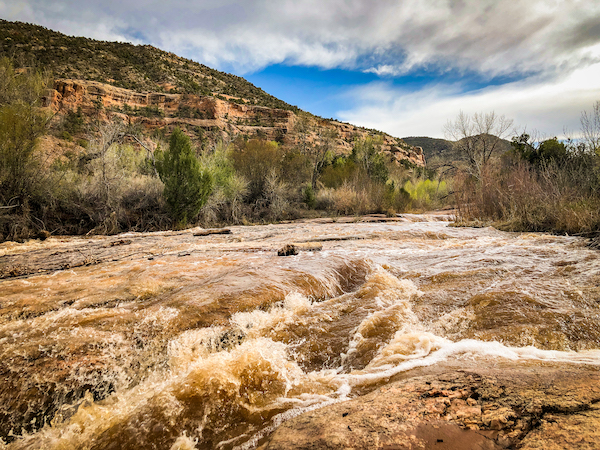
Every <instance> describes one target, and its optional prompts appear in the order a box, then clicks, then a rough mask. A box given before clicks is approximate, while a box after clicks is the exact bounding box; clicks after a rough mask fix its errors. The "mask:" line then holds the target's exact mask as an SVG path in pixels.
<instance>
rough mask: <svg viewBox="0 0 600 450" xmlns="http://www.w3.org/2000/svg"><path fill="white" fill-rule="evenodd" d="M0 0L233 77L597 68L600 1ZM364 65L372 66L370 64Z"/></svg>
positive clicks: (1, 9) (28, 14)
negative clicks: (299, 71) (267, 71)
mask: <svg viewBox="0 0 600 450" xmlns="http://www.w3.org/2000/svg"><path fill="white" fill-rule="evenodd" d="M11 5H14V3H12V2H11V3H9V2H8V1H7V0H0V14H1V15H2V17H4V18H7V19H9V20H25V21H31V22H34V23H41V24H43V25H45V26H47V27H49V28H53V29H59V30H61V31H63V32H66V33H69V34H79V35H86V36H92V37H96V38H101V39H107V40H108V39H110V40H112V39H120V40H123V39H129V40H136V39H137V37H136V36H139V35H143V36H145V37H146V38H147V39H148V40H150V41H151V42H149V43H151V44H153V45H156V46H158V47H161V48H166V49H168V50H172V51H180V49H184V50H185V53H186V56H188V57H192V58H194V59H197V60H200V62H205V63H209V64H212V65H214V66H216V67H218V68H219V67H220V68H223V67H232V68H233V69H235V70H236V71H237V72H240V73H241V72H244V71H252V70H257V69H260V68H263V67H265V66H267V65H270V64H274V63H281V62H287V63H289V64H300V65H314V66H318V67H322V68H334V67H342V68H351V69H359V70H365V71H371V72H373V73H376V74H379V75H397V74H403V73H407V72H410V71H411V70H416V69H423V68H425V69H430V70H431V69H434V70H445V69H448V68H451V69H458V70H470V71H477V72H480V73H482V74H486V75H488V76H496V75H501V74H506V73H512V72H515V71H517V72H520V73H530V72H536V73H539V72H547V71H556V70H560V68H563V69H564V68H565V67H575V66H577V65H578V63H579V62H580V60H581V59H584V58H587V59H589V60H592V61H597V60H599V59H600V52H598V49H597V48H595V47H594V46H595V44H596V43H597V42H598V41H599V40H600V4H598V3H597V2H590V1H588V0H586V1H581V0H571V1H569V2H564V1H555V0H552V1H551V0H529V1H527V0H501V1H497V0H486V1H482V0H462V1H442V0H429V1H423V0H405V1H396V0H379V1H377V2H372V1H367V0H329V1H323V0H321V1H316V0H304V1H301V2H299V1H297V0H293V1H292V0H280V1H278V2H272V1H269V0H246V1H244V2H238V1H232V0H221V1H213V0H203V1H196V2H187V1H185V2H184V1H181V0H177V1H170V2H159V1H141V0H137V1H136V0H131V1H128V2H122V1H115V0H105V1H102V2H100V1H97V0H91V1H88V2H80V1H73V0H58V1H53V2H48V1H46V0H22V1H20V2H18V5H17V6H11ZM365 61H368V62H369V65H368V66H365V65H364V64H365Z"/></svg>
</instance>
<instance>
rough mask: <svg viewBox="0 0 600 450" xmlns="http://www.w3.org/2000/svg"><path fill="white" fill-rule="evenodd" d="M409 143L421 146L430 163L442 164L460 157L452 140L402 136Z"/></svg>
mask: <svg viewBox="0 0 600 450" xmlns="http://www.w3.org/2000/svg"><path fill="white" fill-rule="evenodd" d="M402 140H403V141H404V142H406V143H407V144H409V145H413V146H416V147H421V148H422V149H423V154H424V155H425V160H426V161H427V164H428V165H442V164H444V163H445V162H448V161H453V160H455V159H457V158H458V155H457V154H456V152H455V151H454V147H453V143H452V141H447V140H446V139H437V138H431V137H426V136H411V137H404V138H402Z"/></svg>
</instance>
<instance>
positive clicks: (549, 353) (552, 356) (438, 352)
mask: <svg viewBox="0 0 600 450" xmlns="http://www.w3.org/2000/svg"><path fill="white" fill-rule="evenodd" d="M425 337H426V339H423V338H425ZM410 339H415V336H411V337H410ZM418 340H419V345H415V346H414V351H413V353H411V354H409V356H408V358H406V357H404V356H400V357H399V358H397V359H398V360H400V361H401V362H399V363H398V364H395V365H394V364H391V363H389V362H387V363H386V361H383V364H382V365H378V364H376V363H375V362H376V359H374V361H373V362H374V363H375V364H372V365H371V364H370V365H369V366H367V367H366V368H365V369H364V370H362V371H355V372H353V373H351V374H340V375H339V376H338V378H339V380H338V382H340V383H347V384H349V385H350V386H359V385H364V384H372V383H374V382H377V381H380V380H385V379H388V378H390V377H392V376H394V375H397V374H399V373H401V372H406V371H408V370H411V369H414V368H416V367H425V366H431V365H434V364H438V363H441V362H444V361H447V360H449V359H450V358H452V357H456V358H461V359H463V358H465V359H477V358H482V357H485V358H503V359H509V360H512V361H519V360H526V361H530V360H537V361H547V362H561V363H571V364H591V365H596V366H600V350H587V351H582V352H563V351H558V350H541V349H538V348H535V347H531V346H530V347H508V346H506V345H504V344H502V343H500V342H497V341H491V342H483V341H477V340H474V339H464V340H461V341H458V342H451V341H449V340H447V339H444V338H441V337H438V336H435V335H432V334H431V333H426V336H422V337H419V338H418ZM390 345H392V346H393V345H394V343H392V344H390ZM404 348H405V347H402V350H404ZM390 350H391V349H390ZM428 350H429V353H428ZM392 355H393V353H392V352H391V351H390V355H388V360H390V359H391V360H392V361H393V358H390V356H392ZM400 355H404V354H403V353H400Z"/></svg>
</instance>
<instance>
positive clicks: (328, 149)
mask: <svg viewBox="0 0 600 450" xmlns="http://www.w3.org/2000/svg"><path fill="white" fill-rule="evenodd" d="M294 128H295V132H296V134H297V136H298V140H299V142H298V150H299V151H300V153H302V154H303V155H304V156H305V157H306V159H307V160H308V163H309V164H310V167H311V177H310V185H311V187H312V188H313V189H316V188H317V180H318V178H319V175H320V174H321V171H322V170H323V167H325V165H326V163H327V161H328V159H329V157H330V155H331V153H332V151H333V150H334V148H335V143H336V139H337V138H338V132H337V130H336V129H335V128H330V127H328V126H326V125H323V124H322V123H321V124H319V123H315V120H314V119H313V118H311V117H310V115H308V114H306V113H299V114H298V118H297V120H296V124H295V127H294Z"/></svg>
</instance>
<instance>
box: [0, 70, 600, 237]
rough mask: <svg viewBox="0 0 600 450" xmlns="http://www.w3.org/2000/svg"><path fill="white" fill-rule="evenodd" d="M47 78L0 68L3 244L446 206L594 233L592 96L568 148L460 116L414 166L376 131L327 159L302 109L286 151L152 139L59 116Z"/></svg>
mask: <svg viewBox="0 0 600 450" xmlns="http://www.w3.org/2000/svg"><path fill="white" fill-rule="evenodd" d="M50 79H51V78H50V77H49V76H48V75H47V74H44V73H41V72H36V71H33V70H15V69H14V68H13V65H12V63H11V61H10V60H8V59H3V60H2V61H0V241H2V240H7V239H11V240H20V239H24V238H29V237H41V238H44V237H47V236H49V235H52V234H54V235H60V234H114V233H119V232H123V231H151V230H160V229H168V228H183V227H187V226H195V225H202V226H216V225H225V224H249V223H266V222H275V221H281V220H288V219H295V218H300V217H319V216H338V215H360V214H369V213H379V214H386V215H388V216H394V215H396V214H397V213H401V212H405V211H424V210H429V209H436V208H442V207H454V208H456V211H457V222H458V223H463V224H469V223H474V222H477V223H494V224H495V225H496V226H497V227H499V228H502V229H506V230H514V231H552V232H557V233H569V234H590V235H593V234H595V233H598V231H599V230H600V144H599V143H600V102H598V103H596V104H595V105H594V107H593V108H592V110H591V111H590V112H584V113H582V116H581V133H580V135H581V138H580V139H577V140H575V139H567V140H558V139H556V138H550V139H541V138H539V137H537V136H535V135H533V134H528V133H525V132H521V133H516V132H515V131H514V129H513V128H512V122H511V121H510V120H507V119H505V118H504V117H499V116H497V115H495V114H493V113H491V114H476V115H474V116H468V115H465V114H462V113H461V114H460V115H459V116H458V117H457V119H456V120H455V121H454V122H449V124H448V126H447V129H446V131H447V134H448V135H449V136H450V137H451V138H452V139H453V141H452V145H453V152H452V154H453V155H456V158H455V159H453V160H452V161H451V162H450V163H447V162H446V164H445V165H444V166H438V167H435V168H432V167H431V166H429V167H427V168H422V167H416V166H414V165H413V164H411V163H410V162H408V161H403V162H402V163H400V164H399V163H398V162H396V161H392V160H390V159H388V157H386V156H385V153H383V152H382V147H383V141H382V139H381V136H379V135H378V134H377V133H373V134H372V135H369V136H366V137H362V138H360V139H359V138H357V139H356V140H355V141H354V143H353V146H352V150H351V152H350V153H348V154H335V153H334V150H333V149H334V148H335V145H334V143H335V140H336V139H337V138H338V136H337V135H336V131H335V129H334V128H331V129H328V128H318V129H316V130H318V131H317V132H318V133H320V134H319V136H318V137H319V139H318V140H316V141H315V140H313V139H311V138H310V135H311V131H314V130H311V128H310V127H311V126H313V125H312V124H311V119H310V117H309V116H308V115H306V116H304V115H303V114H302V113H300V114H299V115H298V120H297V125H296V126H297V127H298V130H296V131H297V135H298V136H299V137H300V139H299V140H298V141H296V143H295V145H286V146H283V145H282V144H281V143H279V142H275V141H269V140H266V139H248V138H243V137H238V138H236V139H235V140H233V141H229V142H225V141H223V140H221V141H217V142H216V143H214V144H211V143H210V142H208V141H206V140H202V139H196V138H194V136H197V135H198V133H197V132H196V131H197V130H186V129H178V128H161V129H155V130H154V131H153V132H152V133H151V135H149V133H148V132H147V131H146V132H143V131H142V130H141V129H139V128H136V126H135V125H131V124H126V123H125V122H124V121H122V120H120V119H119V115H113V116H112V118H111V117H110V116H109V120H106V119H104V120H102V121H101V120H99V118H98V117H84V115H82V113H81V111H80V110H77V111H71V112H70V113H68V114H66V115H65V116H64V117H63V118H62V119H60V120H56V117H52V116H51V113H50V112H49V111H48V110H47V108H42V107H41V101H40V99H41V97H42V95H43V92H44V91H45V89H46V87H47V85H48V82H49V81H50ZM313 135H314V132H313ZM190 136H191V137H190ZM303 136H304V139H303ZM503 138H510V139H511V140H510V141H507V140H505V139H503ZM446 142H450V141H446ZM57 143H58V145H57ZM50 144H51V145H50ZM57 148H58V149H59V150H58V151H57Z"/></svg>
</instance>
